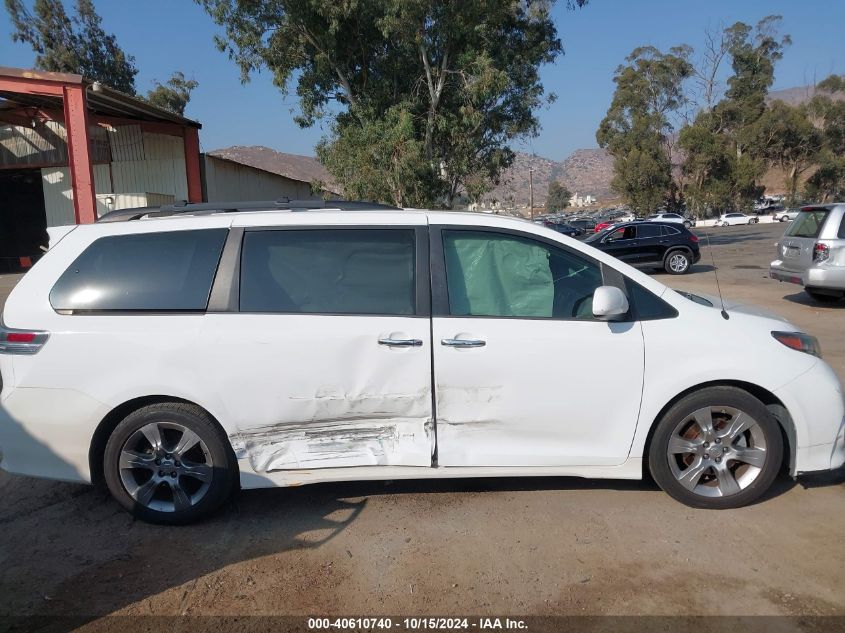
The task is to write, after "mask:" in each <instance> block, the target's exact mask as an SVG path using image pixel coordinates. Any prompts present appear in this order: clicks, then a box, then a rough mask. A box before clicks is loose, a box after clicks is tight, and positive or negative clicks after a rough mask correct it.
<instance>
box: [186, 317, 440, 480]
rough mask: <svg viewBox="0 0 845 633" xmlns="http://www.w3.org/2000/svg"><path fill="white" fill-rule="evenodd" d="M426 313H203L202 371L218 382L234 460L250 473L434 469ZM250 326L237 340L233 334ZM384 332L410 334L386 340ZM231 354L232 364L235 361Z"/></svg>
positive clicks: (388, 334) (396, 334) (429, 358)
mask: <svg viewBox="0 0 845 633" xmlns="http://www.w3.org/2000/svg"><path fill="white" fill-rule="evenodd" d="M428 324H429V322H428V320H427V319H417V318H406V317H365V316H315V315H307V316H305V315H302V316H300V315H266V314H249V315H247V314H240V315H238V317H237V318H236V319H232V318H230V317H229V316H228V315H208V321H207V324H206V328H205V330H206V338H207V339H208V345H206V346H205V348H206V350H208V351H207V354H208V358H207V359H206V360H207V362H206V363H204V365H203V370H202V371H203V372H204V374H205V376H204V378H205V379H206V380H210V381H214V382H215V383H218V386H219V391H218V393H220V394H221V397H222V398H223V400H224V406H225V408H226V410H227V413H228V416H229V419H230V420H233V421H234V422H235V428H230V429H229V434H230V440H231V442H232V446H233V448H234V450H235V455H236V457H238V459H241V460H244V459H246V460H248V462H249V464H250V466H251V467H252V469H253V470H254V471H255V472H256V473H268V472H273V471H279V470H295V469H316V468H338V467H351V466H431V464H432V455H433V452H434V442H435V438H434V424H433V415H432V397H431V357H430V354H431V350H430V348H429V344H430V340H429V339H430V334H429V326H428ZM243 330H247V331H250V332H251V333H252V335H251V336H250V339H249V341H248V342H247V341H239V340H238V337H237V334H236V332H237V331H243ZM380 338H382V339H384V338H394V339H395V338H415V339H419V340H421V341H423V344H422V345H419V346H414V347H404V348H397V347H389V346H385V345H380V344H379V342H378V341H379V339H380ZM235 359H237V361H235Z"/></svg>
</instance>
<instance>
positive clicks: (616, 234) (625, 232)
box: [605, 226, 635, 242]
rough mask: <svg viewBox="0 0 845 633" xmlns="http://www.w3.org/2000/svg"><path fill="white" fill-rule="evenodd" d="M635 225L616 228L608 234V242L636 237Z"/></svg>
mask: <svg viewBox="0 0 845 633" xmlns="http://www.w3.org/2000/svg"><path fill="white" fill-rule="evenodd" d="M634 230H635V229H634V227H633V226H624V227H622V228H619V229H616V230H615V231H613V232H612V233H611V234H610V235H608V236H607V239H606V240H605V241H606V242H618V241H619V240H632V239H634V237H635V234H634Z"/></svg>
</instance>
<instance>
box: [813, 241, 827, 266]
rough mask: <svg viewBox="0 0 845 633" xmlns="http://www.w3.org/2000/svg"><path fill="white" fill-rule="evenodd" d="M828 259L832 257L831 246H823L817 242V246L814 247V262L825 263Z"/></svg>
mask: <svg viewBox="0 0 845 633" xmlns="http://www.w3.org/2000/svg"><path fill="white" fill-rule="evenodd" d="M828 257H830V246H828V245H827V244H822V243H821V242H816V245H815V246H814V247H813V261H814V262H823V261H826V260H827V258H828Z"/></svg>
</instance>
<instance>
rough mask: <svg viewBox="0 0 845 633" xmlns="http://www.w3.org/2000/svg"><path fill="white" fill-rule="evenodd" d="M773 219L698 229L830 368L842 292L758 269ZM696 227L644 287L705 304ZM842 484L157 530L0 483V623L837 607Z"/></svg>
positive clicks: (547, 483)
mask: <svg viewBox="0 0 845 633" xmlns="http://www.w3.org/2000/svg"><path fill="white" fill-rule="evenodd" d="M784 228H785V227H784V226H783V225H758V226H754V227H731V228H721V229H713V230H711V231H710V235H711V240H712V245H713V251H714V254H715V257H716V262H717V264H718V266H719V269H718V271H719V275H720V281H721V284H722V291H723V293H724V294H725V296H726V297H730V298H732V299H740V300H745V301H748V302H751V303H757V304H759V305H761V306H765V307H767V308H769V309H770V310H773V311H775V312H779V313H781V314H783V315H784V316H786V317H788V318H789V319H790V320H791V321H793V322H794V323H796V324H797V325H799V326H801V327H803V328H805V329H806V330H807V331H808V332H810V333H812V334H815V335H816V336H818V337H819V339H820V341H821V344H822V349H823V351H824V354H825V357H826V359H827V360H828V362H830V363H831V364H832V365H833V367H834V368H835V369H836V370H837V372H838V373H839V375H840V376H841V377H845V336H843V324H845V301H843V302H840V304H838V305H836V306H822V305H819V304H816V303H815V302H813V301H812V300H811V299H809V297H807V296H805V295H804V294H803V293H802V292H801V289H800V288H799V287H797V286H791V285H787V284H779V283H777V282H775V281H772V280H769V279H767V278H766V272H767V268H768V263H769V261H770V260H771V259H772V256H773V253H774V249H773V246H772V244H773V242H774V241H775V240H776V239H777V237H778V236H779V235H780V234H781V233H782V231H783V229H784ZM699 234H700V235H702V243H703V244H704V245H705V248H704V249H703V257H702V260H701V262H700V263H699V264H698V265H696V266H695V268H694V271H693V273H692V274H690V275H688V276H685V277H683V278H668V276H665V275H660V276H659V278H660V279H661V281H664V282H667V283H670V284H671V285H673V286H674V287H677V288H681V289H687V290H692V291H696V290H697V291H699V292H709V293H714V294H715V283H714V276H713V271H712V265H711V260H710V252H709V250H708V248H707V247H706V242H705V241H704V240H703V234H704V232H703V231H699ZM11 283H13V282H12V281H10V278H8V277H6V278H0V288H2V287H9V286H11ZM0 292H2V290H0ZM1 298H2V296H0V299H1ZM699 336H700V337H706V336H707V332H701V333H699ZM695 344H696V340H695V338H691V339H690V347H689V349H686V350H684V351H683V354H684V357H685V358H686V359H687V360H689V358H690V355H691V353H693V352H694V348H695ZM843 482H845V477H843V475H842V473H841V472H839V473H834V474H831V475H829V476H825V477H817V478H814V479H812V480H808V481H802V482H798V483H795V482H793V481H791V480H790V479H788V478H786V477H783V478H781V479H780V480H779V481H778V482H777V484H776V486H775V489H774V491H773V493H772V494H771V495H769V497H768V498H766V499H765V500H763V501H762V502H760V503H757V504H756V505H754V506H752V507H749V508H745V509H740V510H730V511H722V512H715V511H712V512H708V511H701V510H693V509H690V508H687V507H685V506H682V505H679V504H678V503H676V502H674V501H673V500H672V499H670V498H669V497H668V496H667V495H665V494H663V493H662V492H660V491H659V490H658V489H657V488H656V487H655V486H654V484H653V483H650V482H617V481H584V480H579V479H568V478H546V479H527V480H478V481H460V480H458V481H451V482H450V481H435V482H426V481H421V482H401V483H400V482H396V483H356V484H331V485H318V486H311V487H303V488H293V489H287V490H268V491H253V492H246V493H242V494H241V495H240V496H239V497H238V498H237V499H236V500H235V501H233V502H232V503H231V504H230V505H229V506H228V507H227V508H225V509H224V510H223V511H222V512H220V513H219V514H218V515H217V516H215V517H214V518H213V519H211V520H209V521H207V522H205V523H203V524H200V525H196V526H189V527H184V528H165V527H156V526H150V525H146V524H143V523H139V522H135V521H133V520H132V519H131V518H130V517H129V516H128V515H126V514H125V513H124V512H123V511H121V510H119V509H118V507H117V505H116V504H115V503H112V502H111V501H110V500H109V498H108V496H107V495H106V494H105V493H104V492H102V491H100V490H97V489H94V488H91V487H86V486H79V485H72V484H66V483H57V482H51V481H40V480H32V479H23V478H17V477H12V476H9V475H6V474H5V473H0V532H2V538H0V619H2V617H3V615H36V614H37V615H58V614H62V615H71V614H73V615H81V616H87V617H95V616H96V617H99V616H102V615H106V614H115V613H117V614H161V615H170V614H193V615H213V614H226V615H247V614H311V615H326V614H343V615H349V614H358V615H370V614H394V615H395V614H406V615H419V614H466V615H469V614H476V615H490V614H514V615H519V614H522V615H552V614H577V615H582V614H678V613H681V614H688V615H713V614H730V615H762V614H769V615H793V616H796V615H839V616H843V615H845V591H843V586H845V537H843V525H845V485H843ZM111 622H114V621H113V620H111ZM94 624H96V623H94ZM101 624H104V626H105V627H106V628H109V625H107V624H105V623H101Z"/></svg>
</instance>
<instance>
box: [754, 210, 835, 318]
mask: <svg viewBox="0 0 845 633" xmlns="http://www.w3.org/2000/svg"><path fill="white" fill-rule="evenodd" d="M776 246H777V256H778V259H776V260H775V261H773V262H772V263H771V266H770V267H769V275H770V276H771V277H772V279H777V280H778V281H788V282H791V283H794V284H800V285H802V286H804V290H805V291H806V292H807V294H808V295H810V296H811V297H813V298H814V299H816V300H817V301H824V302H832V301H839V300H840V299H842V298H843V297H845V204H829V205H821V206H811V207H804V208H803V209H801V211H800V213H798V216H797V217H796V218H795V219H794V220H793V221H792V224H790V225H789V227H788V228H787V229H786V233H785V234H784V236H783V237H782V238H781V239H780V241H779V242H778V243H777V245H776Z"/></svg>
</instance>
